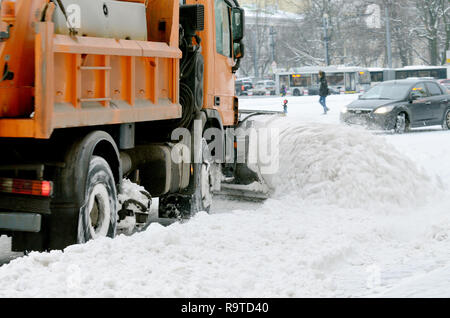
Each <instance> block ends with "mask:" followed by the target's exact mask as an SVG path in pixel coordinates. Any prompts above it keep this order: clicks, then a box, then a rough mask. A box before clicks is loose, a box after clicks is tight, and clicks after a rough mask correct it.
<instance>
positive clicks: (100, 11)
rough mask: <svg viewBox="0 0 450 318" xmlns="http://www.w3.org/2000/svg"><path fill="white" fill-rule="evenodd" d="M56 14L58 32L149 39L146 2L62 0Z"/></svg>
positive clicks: (54, 20)
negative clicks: (62, 7)
mask: <svg viewBox="0 0 450 318" xmlns="http://www.w3.org/2000/svg"><path fill="white" fill-rule="evenodd" d="M61 3H62V4H63V6H64V10H65V11H66V14H67V21H66V17H65V16H64V14H63V10H62V9H61V8H59V7H58V1H55V4H56V5H57V8H56V10H55V14H54V16H53V22H54V23H55V33H56V34H65V35H69V34H70V28H73V29H75V30H76V31H77V35H78V36H89V37H101V38H114V39H124V40H138V41H147V17H146V9H145V5H144V4H143V3H134V2H125V1H114V0H61Z"/></svg>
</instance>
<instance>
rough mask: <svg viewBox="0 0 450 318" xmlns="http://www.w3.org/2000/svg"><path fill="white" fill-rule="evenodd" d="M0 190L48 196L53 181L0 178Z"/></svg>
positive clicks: (51, 189)
mask: <svg viewBox="0 0 450 318" xmlns="http://www.w3.org/2000/svg"><path fill="white" fill-rule="evenodd" d="M0 192H4V193H14V194H28V195H35V196H40V197H49V196H51V195H52V193H53V183H52V182H50V181H36V180H22V179H10V178H0Z"/></svg>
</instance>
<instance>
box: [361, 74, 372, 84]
mask: <svg viewBox="0 0 450 318" xmlns="http://www.w3.org/2000/svg"><path fill="white" fill-rule="evenodd" d="M370 81H371V78H370V73H369V72H367V71H361V72H359V83H360V84H370Z"/></svg>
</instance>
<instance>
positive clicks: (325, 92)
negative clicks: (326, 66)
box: [319, 71, 330, 115]
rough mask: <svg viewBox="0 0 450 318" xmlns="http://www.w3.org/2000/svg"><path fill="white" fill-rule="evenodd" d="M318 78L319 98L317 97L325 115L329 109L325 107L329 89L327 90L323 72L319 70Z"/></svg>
mask: <svg viewBox="0 0 450 318" xmlns="http://www.w3.org/2000/svg"><path fill="white" fill-rule="evenodd" d="M319 79H320V88H319V95H320V99H319V103H320V105H322V107H323V113H324V115H326V114H327V112H328V111H329V110H330V109H329V108H328V107H327V96H328V95H329V90H328V83H327V79H326V77H325V72H323V71H319Z"/></svg>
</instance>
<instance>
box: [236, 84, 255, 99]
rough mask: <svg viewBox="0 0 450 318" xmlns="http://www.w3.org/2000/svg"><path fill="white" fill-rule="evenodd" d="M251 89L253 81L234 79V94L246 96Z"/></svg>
mask: <svg viewBox="0 0 450 318" xmlns="http://www.w3.org/2000/svg"><path fill="white" fill-rule="evenodd" d="M251 89H253V83H252V82H250V81H240V80H237V81H236V96H248V91H249V90H251Z"/></svg>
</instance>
